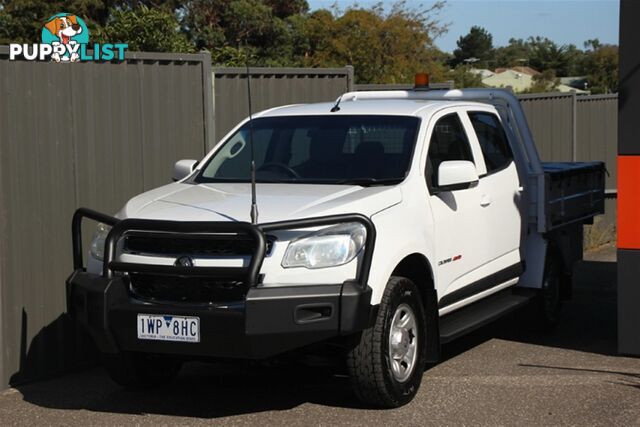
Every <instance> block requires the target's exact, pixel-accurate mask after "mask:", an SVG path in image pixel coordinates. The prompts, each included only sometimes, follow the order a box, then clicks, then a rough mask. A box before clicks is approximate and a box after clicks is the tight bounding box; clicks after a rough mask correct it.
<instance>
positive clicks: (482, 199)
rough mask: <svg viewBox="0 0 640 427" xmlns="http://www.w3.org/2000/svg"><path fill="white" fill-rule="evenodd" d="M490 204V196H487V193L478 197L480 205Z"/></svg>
mask: <svg viewBox="0 0 640 427" xmlns="http://www.w3.org/2000/svg"><path fill="white" fill-rule="evenodd" d="M490 204H491V196H489V195H488V194H483V195H482V196H481V197H480V206H482V207H483V208H485V207H487V206H489V205H490Z"/></svg>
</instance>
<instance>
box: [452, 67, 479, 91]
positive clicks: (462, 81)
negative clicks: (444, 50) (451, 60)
mask: <svg viewBox="0 0 640 427" xmlns="http://www.w3.org/2000/svg"><path fill="white" fill-rule="evenodd" d="M470 70H471V66H470V65H459V66H457V67H456V68H455V69H454V70H452V71H451V79H452V80H453V82H454V86H455V88H456V89H463V88H467V87H473V88H478V87H483V86H484V85H483V84H482V77H481V76H480V74H477V73H473V72H471V71H470Z"/></svg>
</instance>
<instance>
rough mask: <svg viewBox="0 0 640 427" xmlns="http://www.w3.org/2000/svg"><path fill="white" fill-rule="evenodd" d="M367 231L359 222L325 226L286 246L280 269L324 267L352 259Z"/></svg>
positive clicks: (362, 243)
mask: <svg viewBox="0 0 640 427" xmlns="http://www.w3.org/2000/svg"><path fill="white" fill-rule="evenodd" d="M366 237H367V230H366V229H365V228H364V226H363V225H362V224H360V223H346V224H340V225H336V226H333V227H328V228H325V229H322V230H319V231H316V232H314V233H311V234H309V235H307V236H304V237H302V238H300V239H298V240H294V241H292V242H291V243H289V246H288V247H287V251H286V252H285V254H284V258H283V259H282V266H283V267H284V268H291V267H306V268H324V267H335V266H338V265H343V264H346V263H348V262H350V261H351V260H353V259H354V258H355V257H356V256H357V255H358V253H359V252H360V251H361V250H362V248H363V247H364V243H365V240H366Z"/></svg>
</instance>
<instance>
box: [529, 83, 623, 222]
mask: <svg viewBox="0 0 640 427" xmlns="http://www.w3.org/2000/svg"><path fill="white" fill-rule="evenodd" d="M518 98H520V101H521V103H522V106H523V108H524V111H525V114H526V115H527V120H528V122H529V126H530V128H531V132H532V133H533V137H534V139H535V141H536V145H537V147H538V151H539V152H540V157H541V158H542V160H543V161H590V160H601V161H604V162H605V163H606V166H607V170H608V172H609V174H608V176H607V180H606V184H605V185H606V188H607V190H608V192H609V193H610V194H611V195H612V196H615V194H616V183H617V179H618V173H617V162H616V155H617V150H618V147H617V144H618V95H617V94H612V95H575V94H573V93H548V94H547V93H543V94H532V95H518ZM605 209H606V214H605V216H604V218H605V221H606V222H607V223H609V224H615V221H616V201H615V199H613V198H612V199H608V200H607V201H606V207H605Z"/></svg>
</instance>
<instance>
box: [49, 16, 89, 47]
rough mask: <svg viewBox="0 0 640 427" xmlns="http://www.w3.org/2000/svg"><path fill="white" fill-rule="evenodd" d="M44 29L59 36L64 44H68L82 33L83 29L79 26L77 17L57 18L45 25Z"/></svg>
mask: <svg viewBox="0 0 640 427" xmlns="http://www.w3.org/2000/svg"><path fill="white" fill-rule="evenodd" d="M44 27H45V28H46V29H47V30H49V32H50V33H51V34H53V35H54V36H57V37H58V38H59V39H60V41H61V42H62V43H63V44H68V43H69V40H71V37H73V36H75V35H77V34H80V33H81V32H82V27H81V26H80V24H78V18H77V17H76V16H75V15H66V16H56V17H54V18H52V19H51V20H50V21H49V22H47V23H46V24H44Z"/></svg>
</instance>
